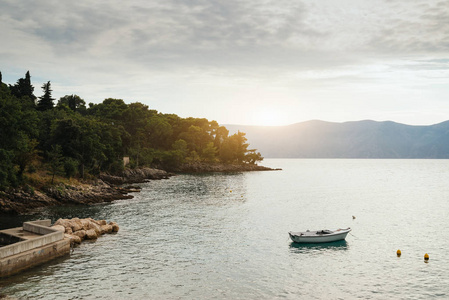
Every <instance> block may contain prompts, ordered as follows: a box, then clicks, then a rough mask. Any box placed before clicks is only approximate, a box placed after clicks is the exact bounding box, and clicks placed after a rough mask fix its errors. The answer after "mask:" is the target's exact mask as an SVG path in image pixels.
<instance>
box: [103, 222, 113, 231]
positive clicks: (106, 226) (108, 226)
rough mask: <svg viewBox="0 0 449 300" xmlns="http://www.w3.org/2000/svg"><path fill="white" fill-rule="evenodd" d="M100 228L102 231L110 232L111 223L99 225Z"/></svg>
mask: <svg viewBox="0 0 449 300" xmlns="http://www.w3.org/2000/svg"><path fill="white" fill-rule="evenodd" d="M101 229H102V231H104V233H112V225H108V224H106V225H101Z"/></svg>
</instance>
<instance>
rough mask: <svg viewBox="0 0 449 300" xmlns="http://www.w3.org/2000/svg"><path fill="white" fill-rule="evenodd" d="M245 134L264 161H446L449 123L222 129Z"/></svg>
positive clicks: (312, 124) (312, 123)
mask: <svg viewBox="0 0 449 300" xmlns="http://www.w3.org/2000/svg"><path fill="white" fill-rule="evenodd" d="M224 126H226V128H228V129H229V131H230V133H231V134H232V133H234V132H237V130H240V131H242V132H245V133H246V137H247V138H248V142H249V143H250V148H252V149H257V150H258V151H260V153H261V154H262V156H263V157H265V158H449V121H446V122H443V123H439V124H435V125H430V126H411V125H404V124H400V123H395V122H391V121H386V122H376V121H369V120H367V121H356V122H345V123H332V122H324V121H307V122H302V123H296V124H292V125H288V126H274V127H271V126H246V125H224Z"/></svg>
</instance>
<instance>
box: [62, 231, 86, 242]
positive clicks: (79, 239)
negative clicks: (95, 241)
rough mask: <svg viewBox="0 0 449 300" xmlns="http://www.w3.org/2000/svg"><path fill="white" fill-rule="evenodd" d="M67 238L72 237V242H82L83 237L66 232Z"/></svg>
mask: <svg viewBox="0 0 449 300" xmlns="http://www.w3.org/2000/svg"><path fill="white" fill-rule="evenodd" d="M64 237H65V238H69V239H70V243H71V244H81V241H82V240H81V238H80V237H79V236H76V235H73V234H67V233H66V234H64Z"/></svg>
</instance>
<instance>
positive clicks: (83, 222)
mask: <svg viewBox="0 0 449 300" xmlns="http://www.w3.org/2000/svg"><path fill="white" fill-rule="evenodd" d="M80 222H81V224H82V225H83V229H84V230H88V229H89V224H90V222H89V220H86V219H81V220H80Z"/></svg>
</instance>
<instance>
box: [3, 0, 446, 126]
mask: <svg viewBox="0 0 449 300" xmlns="http://www.w3.org/2000/svg"><path fill="white" fill-rule="evenodd" d="M27 70H29V71H30V73H31V76H32V83H33V85H34V86H35V94H36V96H40V95H41V94H42V92H41V88H40V87H41V85H42V84H43V83H44V82H47V81H49V80H50V81H51V83H52V88H53V90H54V92H53V96H54V97H55V98H57V99H59V97H61V96H64V95H67V94H77V95H79V96H80V97H81V98H83V99H85V100H86V102H94V103H98V102H101V101H103V100H104V99H105V98H120V99H123V100H125V102H127V103H131V102H137V101H138V102H142V103H145V104H147V105H148V106H150V108H152V109H156V110H158V111H160V112H163V113H175V114H178V115H179V116H181V117H189V116H192V117H204V118H207V119H209V120H216V121H218V122H219V123H221V124H250V125H264V124H265V125H270V124H271V125H273V124H274V125H285V124H292V123H296V122H302V121H307V120H311V119H319V120H324V121H334V122H344V121H355V120H365V119H371V120H376V121H385V120H391V121H395V122H399V123H405V124H410V125H429V124H435V123H439V122H442V121H445V120H449V0H447V1H438V0H436V1H433V0H407V1H403V0H402V1H398V0H307V1H298V0H257V1H256V0H163V1H152V0H127V1H111V0H108V1H106V0H96V1H85V0H77V1H66V0H64V1H63V0H53V1H50V0H39V1H32V0H22V1H17V0H0V71H1V72H2V74H3V81H4V82H6V83H11V84H13V83H15V82H16V81H17V79H18V78H21V77H24V75H25V72H26V71H27Z"/></svg>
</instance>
